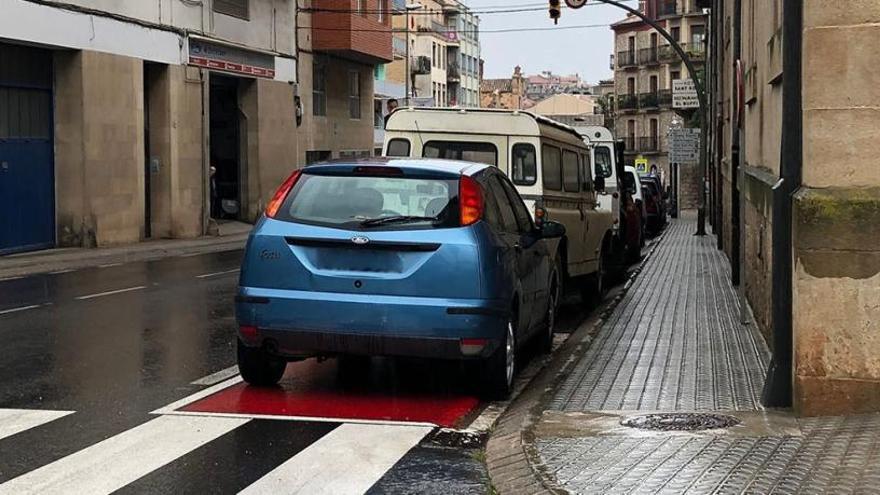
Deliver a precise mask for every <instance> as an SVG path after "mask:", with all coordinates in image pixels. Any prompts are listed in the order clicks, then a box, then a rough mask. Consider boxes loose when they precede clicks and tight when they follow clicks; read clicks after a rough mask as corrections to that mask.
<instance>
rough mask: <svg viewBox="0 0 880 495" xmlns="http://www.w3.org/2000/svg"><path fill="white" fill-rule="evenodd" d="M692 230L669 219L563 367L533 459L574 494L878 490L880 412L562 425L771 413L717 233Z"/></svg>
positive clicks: (758, 350)
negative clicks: (645, 416)
mask: <svg viewBox="0 0 880 495" xmlns="http://www.w3.org/2000/svg"><path fill="white" fill-rule="evenodd" d="M694 230H695V225H694V223H693V218H684V219H682V220H680V221H677V222H673V223H672V224H671V225H670V227H669V228H668V229H667V232H666V234H665V237H664V238H663V240H662V241H661V245H660V246H659V247H658V249H657V251H656V252H655V253H654V255H653V257H652V258H651V259H650V260H649V261H648V263H647V265H646V266H645V268H644V270H643V271H642V273H641V275H640V276H639V277H638V278H637V279H636V281H635V282H634V284H633V286H632V287H631V288H630V290H629V291H628V293H627V294H626V295H625V296H624V298H623V300H621V302H620V304H619V305H618V306H617V308H616V309H615V310H614V312H613V313H612V315H611V316H610V317H609V318H608V320H607V321H606V322H605V323H604V325H603V326H602V328H601V329H600V330H599V333H598V335H597V336H596V340H595V341H594V342H593V343H592V344H591V346H590V347H589V348H588V349H587V351H586V352H585V353H584V354H583V355H582V356H581V357H580V358H579V359H578V360H577V361H575V362H574V363H572V365H571V366H570V367H569V369H568V370H566V373H567V375H566V376H565V377H564V378H563V379H562V381H561V383H560V384H559V385H558V386H557V388H556V390H555V391H554V392H553V393H552V396H551V398H550V400H549V403H548V404H547V405H546V407H545V409H547V411H545V413H544V414H543V415H542V418H543V419H542V420H541V421H540V422H539V425H538V427H537V428H536V431H537V432H538V434H537V435H536V438H535V440H534V447H535V448H534V449H533V451H534V452H535V453H536V454H535V455H534V456H533V459H532V462H533V464H534V465H536V466H535V467H537V468H538V470H539V471H540V472H541V473H542V477H543V478H544V479H545V480H546V481H547V482H549V484H550V485H555V486H556V487H558V488H562V489H563V490H566V491H568V492H572V493H597V494H598V493H601V494H606V493H608V494H611V493H621V494H623V493H670V494H678V493H756V494H764V493H791V494H795V493H798V494H800V493H835V494H837V493H880V415H865V416H853V417H847V418H814V419H805V420H799V421H796V420H794V419H793V418H792V419H791V422H790V424H793V425H795V427H794V428H779V429H778V431H774V430H773V428H772V426H771V427H769V428H767V427H763V428H760V427H759V428H757V429H751V430H750V429H749V428H748V427H749V425H748V424H746V425H745V426H744V427H736V428H733V429H731V430H719V431H717V432H714V433H710V432H702V433H682V432H672V433H666V432H641V431H636V430H630V429H627V428H621V427H619V426H618V427H614V428H612V427H608V428H604V429H603V428H601V427H600V428H595V427H583V425H581V426H575V427H569V428H565V427H562V428H560V424H561V423H563V422H564V421H565V418H567V417H583V416H584V413H591V412H599V411H601V412H603V413H607V414H610V415H612V416H614V415H619V416H620V418H622V417H624V416H626V415H628V414H631V413H633V412H638V411H652V412H654V411H719V412H727V413H728V414H733V415H736V414H737V412H739V414H740V416H742V417H743V418H748V419H744V423H748V422H750V421H751V422H754V423H761V422H762V421H761V420H760V419H755V418H761V417H767V416H769V415H770V414H771V413H768V412H764V411H762V410H761V406H760V404H759V398H760V393H761V387H762V384H763V378H764V373H765V370H766V367H767V362H768V359H769V352H768V350H767V348H766V345H765V343H764V340H763V338H762V337H761V336H760V334H759V333H758V331H757V329H756V328H754V327H753V326H749V325H741V324H740V323H739V306H738V302H737V298H736V294H735V292H734V290H733V288H732V287H731V286H730V284H729V265H728V264H727V261H726V259H725V258H724V256H723V254H722V253H720V252H719V251H717V250H716V249H715V240H714V238H713V237H711V236H707V237H702V238H701V237H694V236H693V235H691V234H692V233H693V232H694ZM772 414H777V415H779V414H780V413H772ZM548 418H551V419H548ZM559 418H563V419H562V420H560V419H559ZM614 418H615V419H614V420H613V422H614V425H615V426H617V421H618V419H616V418H617V416H614ZM766 423H767V424H771V423H772V421H769V420H768V421H766ZM548 424H550V426H547V425H548ZM765 426H766V425H765ZM548 432H549V433H548ZM554 432H555V433H554Z"/></svg>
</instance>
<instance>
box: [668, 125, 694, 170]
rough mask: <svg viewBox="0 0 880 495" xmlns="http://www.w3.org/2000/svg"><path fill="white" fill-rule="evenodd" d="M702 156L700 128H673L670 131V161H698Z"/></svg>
mask: <svg viewBox="0 0 880 495" xmlns="http://www.w3.org/2000/svg"><path fill="white" fill-rule="evenodd" d="M699 158H700V130H699V129H672V130H670V131H669V161H670V162H672V163H696V162H697V161H698V160H699Z"/></svg>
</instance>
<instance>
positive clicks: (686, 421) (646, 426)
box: [620, 413, 741, 431]
mask: <svg viewBox="0 0 880 495" xmlns="http://www.w3.org/2000/svg"><path fill="white" fill-rule="evenodd" d="M740 423H741V422H740V420H739V419H737V418H735V417H733V416H727V415H725V414H705V413H658V414H645V415H644V416H633V417H630V418H626V419H624V420H623V421H621V422H620V424H621V425H623V426H629V427H630V428H638V429H640V430H658V431H699V430H716V429H719V428H730V427H731V426H736V425H738V424H740Z"/></svg>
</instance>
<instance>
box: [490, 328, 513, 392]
mask: <svg viewBox="0 0 880 495" xmlns="http://www.w3.org/2000/svg"><path fill="white" fill-rule="evenodd" d="M516 319H517V316H516V314H513V315H511V317H510V320H509V321H508V322H507V326H506V328H505V332H504V337H503V338H502V340H501V345H499V346H498V349H496V350H495V352H494V353H493V354H492V356H491V357H489V359H487V360H486V361H485V363H483V364H484V369H483V380H484V381H483V396H484V398H486V399H488V400H505V399H507V398H508V397H510V392H511V391H513V377H514V376H515V372H516V327H515V326H514V325H515V324H516V323H515V321H516Z"/></svg>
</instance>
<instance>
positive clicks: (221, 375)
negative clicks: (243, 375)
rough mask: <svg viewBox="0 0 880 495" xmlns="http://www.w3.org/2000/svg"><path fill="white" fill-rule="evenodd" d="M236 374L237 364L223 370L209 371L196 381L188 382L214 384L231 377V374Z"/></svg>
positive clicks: (191, 383) (192, 383)
mask: <svg viewBox="0 0 880 495" xmlns="http://www.w3.org/2000/svg"><path fill="white" fill-rule="evenodd" d="M237 374H238V366H230V367H228V368H226V369H225V370H220V371H218V372H216V373H211V374H210V375H208V376H205V377H202V378H199V379H198V380H196V381H192V382H190V385H215V384H217V383H220V382H222V381H223V380H226V379H228V378H232V377H233V376H235V375H237Z"/></svg>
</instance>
